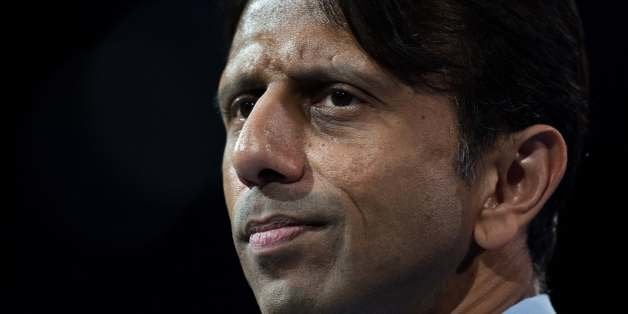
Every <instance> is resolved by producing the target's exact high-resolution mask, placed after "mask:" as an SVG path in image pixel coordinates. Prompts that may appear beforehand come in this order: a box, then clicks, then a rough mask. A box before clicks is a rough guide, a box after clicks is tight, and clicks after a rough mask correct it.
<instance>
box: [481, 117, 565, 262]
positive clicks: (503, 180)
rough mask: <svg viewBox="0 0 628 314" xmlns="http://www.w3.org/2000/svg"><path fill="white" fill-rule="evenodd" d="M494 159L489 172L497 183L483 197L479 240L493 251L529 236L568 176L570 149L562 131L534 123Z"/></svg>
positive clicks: (504, 145)
mask: <svg viewBox="0 0 628 314" xmlns="http://www.w3.org/2000/svg"><path fill="white" fill-rule="evenodd" d="M488 158H490V160H487V162H485V165H486V166H487V167H488V168H486V167H485V169H484V172H486V173H493V175H492V176H491V177H492V178H493V179H492V180H490V181H491V184H488V185H486V188H488V190H487V191H484V193H482V194H483V195H485V197H484V199H483V202H482V203H481V204H482V205H481V206H480V207H481V208H480V209H479V213H478V215H477V217H476V219H477V220H476V224H475V228H474V237H475V240H476V242H477V244H478V245H479V246H481V247H482V248H484V249H487V250H493V249H497V248H500V247H502V246H504V245H506V244H507V243H509V242H511V241H512V240H513V239H514V238H515V237H516V236H517V235H518V234H519V233H522V232H525V230H526V227H527V225H528V223H530V221H532V219H533V218H534V217H535V216H536V215H537V214H538V212H539V211H540V210H541V209H542V208H543V205H544V204H545V202H546V201H547V200H548V199H549V197H550V196H551V194H552V193H553V192H554V190H555V189H556V188H557V187H558V184H559V183H560V180H561V178H562V176H563V174H564V172H565V168H566V164H567V147H566V144H565V141H564V140H563V138H562V136H561V135H560V133H559V132H558V131H557V130H556V129H554V128H552V127H551V126H548V125H534V126H531V127H528V128H527V129H525V130H522V131H519V132H517V133H514V134H512V135H511V136H509V137H508V139H506V140H503V141H501V142H500V143H498V145H496V148H495V151H493V152H492V154H490V155H488ZM495 174H496V175H495Z"/></svg>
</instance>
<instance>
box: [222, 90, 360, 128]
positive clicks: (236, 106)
mask: <svg viewBox="0 0 628 314" xmlns="http://www.w3.org/2000/svg"><path fill="white" fill-rule="evenodd" d="M334 96H336V97H347V96H348V97H350V99H349V100H350V101H349V104H347V105H340V106H336V105H332V106H331V107H332V108H333V109H328V110H325V111H328V113H327V114H329V115H333V114H332V113H329V111H340V110H343V111H347V110H349V109H350V108H354V107H355V106H356V105H355V104H356V103H363V102H364V101H363V99H362V98H361V97H359V96H356V92H353V91H350V90H349V88H347V87H338V86H334V87H331V88H327V89H325V90H324V91H323V92H322V93H320V94H318V96H315V97H313V98H312V99H313V100H314V101H313V103H312V105H311V107H316V108H320V109H321V110H323V109H325V108H326V106H325V105H322V106H321V105H318V104H319V103H322V102H325V101H327V100H328V99H329V101H331V102H332V103H333V102H334V100H333V99H331V98H332V97H334ZM258 99H259V96H255V95H252V94H248V95H242V96H239V97H237V98H236V99H235V100H234V101H233V102H232V104H231V106H230V108H229V109H228V112H227V113H228V115H229V117H230V119H234V118H239V119H240V120H245V119H246V118H248V114H250V112H251V111H252V110H253V108H254V107H255V103H256V102H257V100H258ZM345 100H346V99H345ZM336 101H340V100H339V99H336ZM251 102H252V103H253V104H252V105H250V103H251ZM246 104H249V105H250V107H249V108H247V111H248V113H247V114H246V115H244V114H242V108H243V105H246ZM327 108H329V107H327ZM339 108H345V109H339Z"/></svg>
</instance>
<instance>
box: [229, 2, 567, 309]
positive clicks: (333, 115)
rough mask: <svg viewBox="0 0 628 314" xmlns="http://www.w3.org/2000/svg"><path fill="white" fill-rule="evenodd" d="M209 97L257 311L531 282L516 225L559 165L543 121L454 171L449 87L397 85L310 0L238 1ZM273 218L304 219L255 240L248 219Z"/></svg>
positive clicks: (393, 304) (525, 292)
mask: <svg viewBox="0 0 628 314" xmlns="http://www.w3.org/2000/svg"><path fill="white" fill-rule="evenodd" d="M219 101H220V105H221V108H222V110H223V120H224V123H225V126H226V129H227V143H226V147H225V153H224V159H223V180H224V192H225V198H226V201H227V207H228V210H229V217H230V220H231V225H232V230H233V238H234V244H235V247H236V250H237V252H238V255H239V257H240V261H241V264H242V268H243V270H244V273H245V275H246V278H247V280H248V281H249V283H250V285H251V287H252V289H253V292H254V293H255V297H256V300H257V302H258V304H259V306H260V309H261V310H262V312H264V313H296V312H298V313H306V312H311V313H441V312H442V313H451V312H454V313H462V312H464V313H491V312H500V311H502V310H504V309H506V308H507V307H509V306H510V305H512V304H514V303H516V302H518V301H519V300H521V299H522V298H524V297H526V296H530V295H534V294H535V293H537V291H536V290H535V279H534V275H533V272H532V266H531V262H530V258H529V255H528V252H527V247H526V245H525V237H526V233H525V230H526V226H527V224H528V223H529V222H530V221H531V220H532V218H533V217H534V216H535V215H536V214H537V213H538V211H539V210H540V209H541V208H542V206H543V204H544V203H545V202H546V201H547V199H548V198H549V196H550V195H551V193H552V192H553V191H554V190H555V188H556V187H557V185H558V183H559V182H560V179H561V177H562V175H563V173H564V170H565V165H566V161H567V156H566V145H565V142H564V140H563V138H562V137H561V135H560V133H559V132H558V131H556V130H555V129H554V128H552V127H551V126H548V125H533V126H530V127H529V128H526V129H524V130H522V131H520V132H517V133H514V134H509V135H508V136H504V137H502V138H500V139H499V141H498V143H496V145H495V146H494V148H493V149H492V150H491V151H489V152H487V153H486V154H485V156H484V158H483V159H482V161H481V162H480V164H479V165H478V169H477V170H478V171H477V176H475V178H474V180H473V181H472V182H470V183H466V182H465V181H464V180H462V178H460V177H459V176H458V175H457V174H456V171H455V162H454V160H455V157H456V152H457V145H458V132H457V129H456V128H457V124H456V112H455V109H454V106H453V102H454V99H453V98H452V97H450V96H447V95H436V94H433V93H421V92H417V91H416V90H415V89H413V88H411V87H410V86H407V85H404V84H402V83H400V82H398V81H397V80H395V79H394V78H393V77H391V76H390V75H388V74H387V73H386V71H383V70H382V69H381V68H380V67H378V66H377V65H376V64H375V63H374V62H373V61H372V60H371V59H370V58H369V57H368V56H367V55H365V54H364V52H363V51H362V50H361V49H360V48H359V46H358V45H357V44H356V43H355V41H354V39H353V38H352V36H351V34H349V33H348V32H347V31H345V30H342V29H339V28H338V27H335V26H333V25H332V24H330V23H328V22H327V21H326V19H325V17H324V15H323V14H322V13H321V12H320V11H319V10H318V8H317V7H316V6H315V5H314V4H311V3H308V2H307V1H254V2H253V3H252V4H249V5H248V7H247V9H246V10H245V11H244V13H243V15H242V17H241V20H240V24H239V26H238V31H237V32H236V35H235V36H234V39H233V43H232V48H231V51H230V55H229V59H228V63H227V66H226V68H225V70H224V72H223V74H222V78H221V81H220V86H219ZM277 215H281V216H287V217H292V218H295V219H297V218H298V219H299V220H300V221H301V222H304V224H306V225H307V226H306V227H307V228H305V229H304V230H305V231H303V232H301V233H299V235H298V236H296V237H294V238H290V239H288V240H285V241H280V242H277V243H274V244H272V245H269V246H266V247H263V248H262V249H260V248H259V247H256V246H255V245H253V242H252V239H253V238H250V234H249V233H247V232H246V230H248V229H247V224H250V223H251V222H254V221H258V222H259V221H265V219H267V218H269V217H273V216H277ZM308 224H310V225H308ZM286 230H287V229H286ZM472 243H474V244H475V247H477V248H478V249H477V250H475V252H476V254H475V255H474V258H473V259H472V260H471V261H470V263H469V264H468V265H465V266H464V267H462V266H461V264H463V261H465V260H466V257H467V256H468V255H469V254H470V247H472V245H471V244H472ZM489 291H490V293H487V292H489Z"/></svg>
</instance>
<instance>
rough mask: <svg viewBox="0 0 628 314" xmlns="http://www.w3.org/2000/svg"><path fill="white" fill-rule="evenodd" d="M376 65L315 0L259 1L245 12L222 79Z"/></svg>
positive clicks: (253, 3) (365, 69)
mask: <svg viewBox="0 0 628 314" xmlns="http://www.w3.org/2000/svg"><path fill="white" fill-rule="evenodd" d="M349 64H350V65H351V66H352V68H359V69H362V70H364V71H369V70H371V71H372V70H375V66H374V65H373V64H372V63H371V62H370V61H369V59H368V57H367V56H366V55H365V54H364V53H363V52H362V50H361V49H360V48H359V47H358V46H357V44H356V43H355V41H354V39H353V37H352V36H351V35H350V34H349V33H348V32H347V31H346V30H345V29H343V28H342V27H339V26H338V25H337V24H336V23H333V22H331V21H329V19H328V18H327V17H326V16H325V14H324V12H323V11H322V10H321V8H320V7H319V5H318V4H317V3H316V2H315V1H307V0H298V1H277V0H258V1H253V2H251V3H249V4H248V5H247V7H246V9H245V10H244V12H243V13H242V16H241V19H240V22H239V25H238V29H237V31H236V34H235V36H234V38H233V42H232V46H231V51H230V53H229V60H228V63H227V66H226V68H225V70H224V72H223V77H222V80H221V85H223V84H222V81H224V80H229V79H235V78H236V76H256V77H257V76H272V75H280V74H281V75H290V73H292V72H302V71H305V70H306V69H307V68H309V67H320V66H323V65H324V66H329V67H340V68H342V67H343V66H344V65H349Z"/></svg>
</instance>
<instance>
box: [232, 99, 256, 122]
mask: <svg viewBox="0 0 628 314" xmlns="http://www.w3.org/2000/svg"><path fill="white" fill-rule="evenodd" d="M256 102H257V98H256V97H252V96H243V97H239V98H238V99H236V100H235V101H234V102H233V105H232V114H233V115H234V116H235V117H241V118H244V119H246V118H248V117H249V115H250V114H251V111H253V107H255V103H256Z"/></svg>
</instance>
